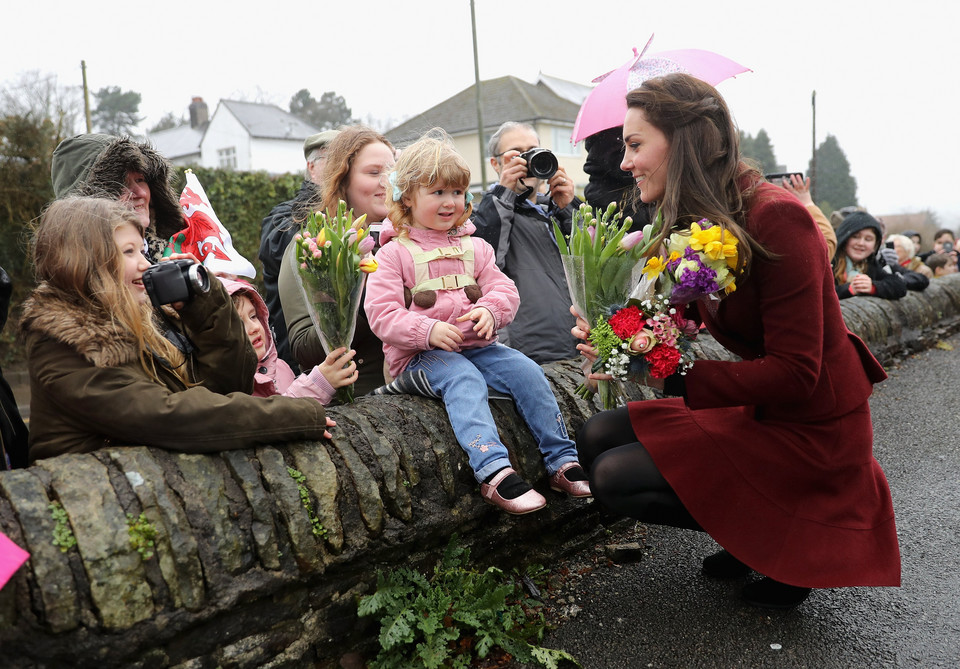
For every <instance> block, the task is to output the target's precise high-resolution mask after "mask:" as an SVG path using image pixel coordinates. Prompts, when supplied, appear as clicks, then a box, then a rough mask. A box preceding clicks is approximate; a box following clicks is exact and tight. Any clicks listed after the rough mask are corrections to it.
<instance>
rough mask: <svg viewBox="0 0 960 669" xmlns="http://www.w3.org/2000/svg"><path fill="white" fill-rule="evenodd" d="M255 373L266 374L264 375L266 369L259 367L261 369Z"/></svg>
mask: <svg viewBox="0 0 960 669" xmlns="http://www.w3.org/2000/svg"><path fill="white" fill-rule="evenodd" d="M257 371H258V372H260V373H261V374H266V373H267V368H266V367H261V368H260V369H258V370H257Z"/></svg>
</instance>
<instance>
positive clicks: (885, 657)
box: [543, 335, 960, 669]
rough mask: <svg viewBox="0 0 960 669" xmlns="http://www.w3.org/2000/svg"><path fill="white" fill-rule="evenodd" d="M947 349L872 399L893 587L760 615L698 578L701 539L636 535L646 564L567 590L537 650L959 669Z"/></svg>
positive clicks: (669, 533)
mask: <svg viewBox="0 0 960 669" xmlns="http://www.w3.org/2000/svg"><path fill="white" fill-rule="evenodd" d="M942 344H946V345H949V346H952V347H953V350H946V349H945V348H933V349H930V350H928V351H925V352H923V353H920V354H917V355H915V356H913V357H911V358H908V359H906V360H904V361H903V362H902V363H901V364H900V365H898V366H897V367H896V368H893V369H890V370H888V372H889V374H890V378H889V379H888V380H887V381H886V382H884V383H882V384H880V385H879V386H877V387H876V390H875V392H874V395H873V397H872V398H871V402H870V404H871V409H872V414H873V424H874V432H875V437H874V439H875V441H874V452H875V455H876V457H877V460H878V461H879V462H880V464H881V466H882V467H883V469H884V471H885V472H886V475H887V478H888V481H889V483H890V488H891V492H892V495H893V501H894V509H895V513H896V518H897V527H898V533H899V536H900V549H901V554H902V561H903V585H902V586H901V587H900V588H838V589H832V590H814V591H813V593H812V594H811V595H810V597H809V598H808V599H807V601H806V602H804V603H803V604H802V605H800V606H799V607H797V608H796V609H794V610H791V611H788V612H770V611H765V610H762V609H756V608H752V607H749V606H747V605H745V604H743V603H741V602H740V600H739V589H740V587H741V586H742V585H743V583H744V582H746V581H745V579H739V580H734V581H717V580H713V579H708V578H705V577H704V576H702V575H701V574H700V561H701V559H702V558H703V557H704V556H705V555H708V554H710V553H712V552H713V551H714V550H716V544H714V543H713V542H712V541H711V540H710V539H709V537H707V536H705V535H703V534H700V533H696V532H690V531H684V530H675V529H672V528H666V527H657V526H651V527H649V528H642V527H639V528H635V529H634V528H632V531H633V532H634V533H635V534H636V536H637V537H638V538H640V539H641V540H644V541H645V548H644V550H643V552H642V558H641V560H640V561H639V562H636V563H632V564H620V565H615V566H602V567H599V568H594V569H592V570H590V571H589V573H585V574H583V575H582V576H581V577H579V578H574V579H572V581H571V582H570V583H569V584H567V585H566V586H565V587H564V588H563V589H562V590H561V592H560V593H559V594H560V602H559V604H558V606H559V607H561V608H563V609H564V610H565V611H566V612H567V613H568V614H570V615H572V616H573V617H568V618H567V619H566V621H565V622H563V623H562V624H561V625H560V626H559V627H558V628H556V629H555V630H553V631H552V632H550V633H549V634H548V635H547V637H546V638H545V640H544V642H543V645H544V646H548V647H552V648H563V649H564V650H566V651H568V652H570V653H572V654H573V655H574V656H575V657H577V659H578V660H579V661H580V662H581V664H582V666H583V667H584V668H585V669H620V668H623V669H627V668H629V669H634V668H642V667H816V668H833V667H836V668H841V667H842V668H847V667H960V604H958V598H960V542H958V539H960V447H958V437H957V434H958V409H960V392H958V379H960V335H955V336H953V337H951V338H949V339H946V340H945V341H944V342H942ZM644 530H646V531H644ZM644 535H645V536H644ZM618 538H619V539H623V538H624V537H623V536H621V537H618ZM625 538H626V539H627V540H629V539H630V538H631V537H630V533H629V532H628V533H627V536H626V537H625ZM590 552H592V551H587V552H586V553H590ZM586 553H585V554H581V555H580V556H579V559H580V560H581V562H582V563H584V562H588V561H589V558H590V555H588V554H586ZM576 559H577V558H574V560H576ZM600 562H601V563H603V562H605V560H601V561H600Z"/></svg>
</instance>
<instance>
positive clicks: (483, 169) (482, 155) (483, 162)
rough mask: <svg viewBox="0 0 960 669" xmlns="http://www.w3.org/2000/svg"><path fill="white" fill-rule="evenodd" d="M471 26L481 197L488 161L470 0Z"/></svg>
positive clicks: (473, 13) (484, 191)
mask: <svg viewBox="0 0 960 669" xmlns="http://www.w3.org/2000/svg"><path fill="white" fill-rule="evenodd" d="M470 27H471V29H472V30H473V80H474V88H476V91H477V143H478V144H479V146H480V187H481V188H482V191H481V193H480V197H483V194H484V193H486V192H487V161H486V150H487V148H486V146H485V144H486V143H485V142H484V141H483V110H482V109H481V105H480V60H479V58H478V57H477V16H476V12H475V11H474V8H473V0H470Z"/></svg>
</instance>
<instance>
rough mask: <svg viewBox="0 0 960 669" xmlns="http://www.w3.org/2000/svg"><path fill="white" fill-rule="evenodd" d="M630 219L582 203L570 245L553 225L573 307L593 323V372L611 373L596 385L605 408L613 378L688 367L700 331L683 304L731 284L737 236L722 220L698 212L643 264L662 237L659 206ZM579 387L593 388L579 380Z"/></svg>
mask: <svg viewBox="0 0 960 669" xmlns="http://www.w3.org/2000/svg"><path fill="white" fill-rule="evenodd" d="M629 224H630V219H626V221H624V223H623V224H620V223H619V222H618V216H617V215H616V214H615V208H614V205H611V206H610V207H609V208H608V209H607V211H606V212H604V215H603V216H602V217H601V218H600V219H599V220H597V219H596V218H595V217H594V216H593V213H592V211H591V210H590V208H589V207H588V206H586V205H584V206H582V207H581V209H580V212H579V216H577V215H575V217H574V227H573V229H572V231H571V234H570V243H569V244H566V243H565V240H564V239H563V235H562V234H560V230H559V227H557V226H555V227H554V232H555V234H556V236H557V244H558V245H559V246H560V252H561V259H562V261H563V266H564V272H565V274H566V276H567V284H568V286H569V288H570V296H571V299H572V301H573V305H574V308H575V310H576V311H577V313H578V314H580V315H581V316H582V317H583V318H584V319H585V320H587V321H588V322H589V323H590V343H591V344H592V345H593V347H594V349H595V350H596V352H597V360H596V361H595V362H594V363H593V366H592V371H594V372H602V373H606V374H610V375H611V376H613V377H614V382H610V381H599V382H598V384H597V392H598V393H599V394H600V398H601V404H602V406H603V408H604V409H612V408H614V407H616V406H617V405H618V404H619V403H620V401H621V398H622V391H621V390H620V388H619V386H618V385H616V383H618V382H620V381H622V380H624V379H627V378H643V377H647V376H649V377H653V378H657V379H663V378H666V377H668V376H671V375H672V374H677V373H679V374H686V372H687V370H689V369H690V367H691V366H692V365H693V354H692V352H691V344H692V342H693V340H694V339H695V337H696V335H697V332H698V327H697V324H696V323H695V322H693V321H690V320H687V319H686V318H685V317H684V315H683V313H684V311H685V307H686V305H688V304H690V303H691V302H694V301H696V300H699V299H701V298H707V299H711V300H718V299H721V298H722V297H723V296H725V295H727V294H729V293H732V292H733V291H734V290H736V283H735V273H734V272H735V270H736V268H737V264H738V260H739V259H738V255H737V241H738V240H737V239H736V237H734V236H733V235H731V234H730V233H728V232H726V231H725V230H724V229H723V228H722V227H721V226H719V225H715V224H712V223H711V222H710V221H708V220H706V219H701V220H700V221H698V222H697V223H694V224H692V225H691V226H690V229H689V230H683V231H678V232H675V233H673V234H671V235H670V237H669V239H668V241H667V244H666V249H665V251H666V254H665V255H664V254H661V253H653V254H652V255H649V257H648V259H647V260H646V262H645V263H643V265H642V268H641V260H642V258H643V257H644V256H646V255H648V254H649V253H650V251H651V250H652V246H653V245H654V244H655V243H656V239H657V238H658V237H659V236H660V229H661V227H662V225H663V216H662V212H658V213H657V218H656V220H655V221H654V222H653V223H652V224H649V225H647V226H644V229H643V230H642V231H640V232H632V233H629V234H626V230H627V229H628V228H629ZM634 235H636V237H633V236H634ZM631 237H633V238H631ZM578 393H579V394H580V395H581V396H582V397H584V398H586V399H589V398H590V397H591V396H592V395H593V393H592V392H591V391H590V390H589V389H587V387H586V385H584V384H581V386H580V388H578Z"/></svg>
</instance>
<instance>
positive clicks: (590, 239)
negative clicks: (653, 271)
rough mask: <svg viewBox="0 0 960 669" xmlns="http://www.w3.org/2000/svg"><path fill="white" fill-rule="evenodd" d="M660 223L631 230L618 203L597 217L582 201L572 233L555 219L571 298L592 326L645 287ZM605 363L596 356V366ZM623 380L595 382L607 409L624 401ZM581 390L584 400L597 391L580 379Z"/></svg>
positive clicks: (629, 222)
mask: <svg viewBox="0 0 960 669" xmlns="http://www.w3.org/2000/svg"><path fill="white" fill-rule="evenodd" d="M659 222H660V219H659V218H658V220H657V221H656V222H655V223H654V224H647V225H646V226H644V229H643V230H642V231H635V232H630V231H629V230H630V226H631V225H632V220H631V219H630V218H629V217H628V218H626V219H623V220H622V221H621V220H620V214H619V213H618V212H617V211H616V205H615V204H611V205H610V206H609V207H608V208H607V209H606V210H605V211H603V212H601V214H600V216H599V218H598V217H597V215H596V214H595V213H594V211H593V208H592V207H590V206H589V205H587V204H583V205H581V206H580V208H579V209H578V210H577V211H575V212H574V215H573V221H572V226H571V231H570V235H569V237H566V236H564V235H563V233H562V232H561V231H560V228H559V226H558V225H556V223H554V234H555V236H556V239H557V246H558V247H559V248H560V260H561V262H562V263H563V271H564V275H565V276H566V279H567V286H568V288H569V291H570V301H571V302H572V304H573V307H574V310H575V311H576V312H577V313H578V314H579V315H580V316H581V317H582V318H583V319H584V320H586V321H587V322H589V323H590V324H591V327H592V325H593V324H594V323H596V322H597V319H598V318H602V317H604V316H605V315H607V314H608V313H609V311H610V309H611V308H612V307H614V306H615V305H623V304H626V302H627V301H628V300H629V299H631V297H637V296H638V294H639V293H640V292H642V291H643V290H644V288H645V282H644V281H643V273H642V272H643V263H642V262H641V260H642V258H643V256H644V254H645V253H646V252H647V251H648V250H649V248H650V246H651V245H652V244H653V242H654V240H655V238H656V235H657V226H658V225H659ZM605 363H606V361H605V360H603V359H598V360H597V361H596V363H594V365H593V371H598V370H599V369H600V368H601V367H602V366H603V365H604V364H605ZM584 371H585V372H587V370H584ZM620 381H621V378H614V379H613V380H610V381H607V380H601V381H598V382H597V394H598V395H599V396H600V403H601V406H602V407H603V408H604V409H613V408H616V407H617V406H620V405H621V404H623V402H624V399H625V395H624V392H623V388H622V386H621V384H620ZM577 392H578V394H579V395H580V396H581V397H583V398H585V399H590V398H591V397H592V396H593V392H592V391H591V390H589V388H588V387H587V386H586V384H581V386H580V387H579V388H578V389H577Z"/></svg>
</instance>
